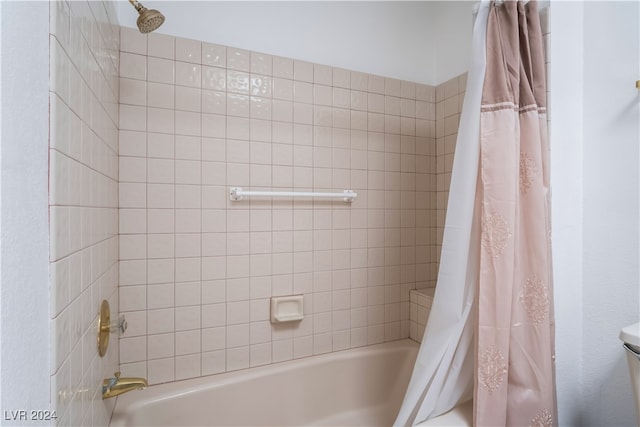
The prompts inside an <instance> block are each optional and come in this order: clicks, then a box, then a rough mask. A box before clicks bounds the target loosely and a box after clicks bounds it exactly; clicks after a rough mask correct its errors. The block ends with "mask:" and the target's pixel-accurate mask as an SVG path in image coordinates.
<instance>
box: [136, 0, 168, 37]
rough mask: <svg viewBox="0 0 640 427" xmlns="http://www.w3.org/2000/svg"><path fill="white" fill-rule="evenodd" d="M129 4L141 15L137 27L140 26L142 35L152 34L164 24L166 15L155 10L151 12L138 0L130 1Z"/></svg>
mask: <svg viewBox="0 0 640 427" xmlns="http://www.w3.org/2000/svg"><path fill="white" fill-rule="evenodd" d="M129 3H131V4H132V5H133V7H135V8H136V10H137V11H138V13H139V14H140V16H138V20H137V21H136V25H138V29H139V30H140V32H141V33H144V34H146V33H150V32H151V31H153V30H156V29H157V28H158V27H159V26H160V25H162V23H163V22H164V15H163V14H162V13H160V12H159V11H157V10H155V9H151V10H149V9H147V8H146V7H144V6H143V5H142V4H140V3H139V2H138V1H136V0H129Z"/></svg>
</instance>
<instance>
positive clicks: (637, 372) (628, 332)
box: [620, 323, 640, 426]
mask: <svg viewBox="0 0 640 427" xmlns="http://www.w3.org/2000/svg"><path fill="white" fill-rule="evenodd" d="M620 339H621V340H622V341H623V342H624V349H625V350H626V351H627V362H629V371H630V373H631V386H632V387H633V393H634V394H635V402H636V416H637V417H638V425H639V426H640V323H635V324H633V325H629V326H627V327H625V328H622V330H621V331H620Z"/></svg>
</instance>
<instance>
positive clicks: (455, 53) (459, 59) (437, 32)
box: [431, 1, 478, 84]
mask: <svg viewBox="0 0 640 427" xmlns="http://www.w3.org/2000/svg"><path fill="white" fill-rule="evenodd" d="M475 4H478V1H448V2H443V1H436V2H431V5H432V6H431V7H432V10H433V15H434V17H436V18H435V20H434V21H435V22H434V39H433V42H434V43H435V46H434V51H435V52H434V54H435V59H436V61H435V64H436V70H435V83H438V84H439V83H442V82H445V81H447V80H449V79H451V78H452V77H455V76H457V75H459V74H462V73H465V72H466V71H467V70H468V68H469V57H470V56H471V35H472V30H473V19H474V15H473V6H474V5H475Z"/></svg>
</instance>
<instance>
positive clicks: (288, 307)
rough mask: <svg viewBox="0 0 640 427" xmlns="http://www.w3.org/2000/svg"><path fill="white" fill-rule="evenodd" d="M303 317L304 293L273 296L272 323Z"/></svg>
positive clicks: (291, 320) (292, 320) (293, 320)
mask: <svg viewBox="0 0 640 427" xmlns="http://www.w3.org/2000/svg"><path fill="white" fill-rule="evenodd" d="M303 318H304V312H303V296H302V295H289V296H285V297H272V298H271V323H283V322H295V321H298V320H302V319H303Z"/></svg>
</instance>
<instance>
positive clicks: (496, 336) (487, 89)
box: [474, 0, 557, 426]
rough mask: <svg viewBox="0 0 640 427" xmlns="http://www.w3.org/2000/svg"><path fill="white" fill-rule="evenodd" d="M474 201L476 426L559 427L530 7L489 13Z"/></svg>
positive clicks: (541, 103)
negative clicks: (477, 225)
mask: <svg viewBox="0 0 640 427" xmlns="http://www.w3.org/2000/svg"><path fill="white" fill-rule="evenodd" d="M477 197H479V198H480V199H479V200H480V201H481V227H482V236H481V250H480V272H479V279H478V280H479V282H478V294H477V304H478V306H477V308H478V322H477V325H476V328H477V329H476V346H477V348H476V369H475V373H476V377H475V381H474V383H475V385H474V423H475V425H478V426H552V425H556V424H557V416H556V399H555V373H554V358H555V350H554V320H553V287H552V268H551V249H550V248H551V242H550V231H551V225H550V206H549V147H548V142H547V116H546V85H545V61H544V49H543V37H542V32H541V29H540V21H539V16H538V8H537V4H536V2H535V1H533V0H532V1H530V2H529V3H527V4H526V5H525V4H524V3H523V2H522V1H517V2H516V1H505V2H504V3H503V4H502V5H495V4H492V5H491V9H490V12H489V19H488V26H487V65H486V73H485V81H484V89H483V92H482V107H481V115H480V170H479V182H478V193H477Z"/></svg>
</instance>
